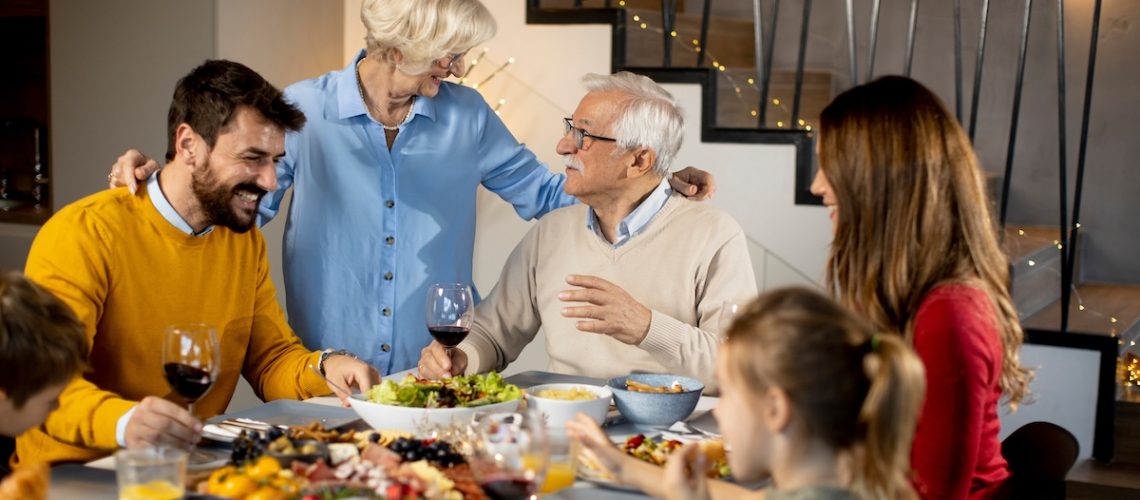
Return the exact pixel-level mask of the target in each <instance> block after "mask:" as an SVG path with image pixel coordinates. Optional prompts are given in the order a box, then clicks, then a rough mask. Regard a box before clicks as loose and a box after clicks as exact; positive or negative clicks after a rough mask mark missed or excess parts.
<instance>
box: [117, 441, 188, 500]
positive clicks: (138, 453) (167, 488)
mask: <svg viewBox="0 0 1140 500" xmlns="http://www.w3.org/2000/svg"><path fill="white" fill-rule="evenodd" d="M115 477H116V482H118V485H119V498H120V499H121V500H153V499H159V500H165V499H171V500H173V499H176V498H182V495H183V494H184V492H185V491H184V490H185V484H186V452H184V451H182V450H177V449H174V448H165V447H158V448H142V449H134V450H119V451H117V452H115Z"/></svg>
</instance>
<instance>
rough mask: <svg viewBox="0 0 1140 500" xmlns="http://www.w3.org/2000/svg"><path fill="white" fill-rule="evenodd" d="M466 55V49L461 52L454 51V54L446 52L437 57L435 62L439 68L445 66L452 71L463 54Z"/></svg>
mask: <svg viewBox="0 0 1140 500" xmlns="http://www.w3.org/2000/svg"><path fill="white" fill-rule="evenodd" d="M466 55H467V51H466V50H465V51H463V52H456V53H454V54H448V55H447V56H445V57H441V58H439V59H436V60H435V63H436V64H437V65H439V66H440V67H441V68H447V71H449V72H452V73H454V72H455V66H456V64H457V63H459V61H462V60H463V56H466Z"/></svg>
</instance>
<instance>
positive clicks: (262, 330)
mask: <svg viewBox="0 0 1140 500" xmlns="http://www.w3.org/2000/svg"><path fill="white" fill-rule="evenodd" d="M257 241H258V246H257V247H258V252H259V257H258V265H257V277H256V279H257V292H256V293H257V299H256V302H255V306H254V314H253V324H252V329H253V330H252V331H251V332H250V335H249V346H248V348H247V350H246V354H245V361H244V362H243V366H242V375H244V376H245V378H246V380H248V381H249V383H250V385H251V386H252V387H253V389H254V391H255V392H256V393H257V395H258V397H260V398H261V399H263V400H265V401H271V400H274V399H306V398H310V397H313V396H318V395H322V394H328V393H329V392H331V391H330V390H329V388H328V386H327V385H326V384H325V382H324V381H323V380H321V378H320V377H319V376H318V375H317V374H316V373H315V372H313V371H312V370H310V369H309V368H308V365H310V364H311V365H313V366H314V367H315V366H317V361H318V359H319V358H320V353H319V352H312V351H309V350H308V349H306V348H305V346H303V345H302V344H301V340H300V339H298V338H297V335H296V334H294V333H293V330H292V329H291V328H289V324H288V323H287V322H286V320H285V313H284V312H283V311H282V310H281V306H280V305H279V304H278V303H277V290H276V288H274V286H273V280H272V279H271V278H270V276H269V259H268V257H267V254H266V248H265V240H264V238H263V237H262V236H261V235H260V234H258V236H257Z"/></svg>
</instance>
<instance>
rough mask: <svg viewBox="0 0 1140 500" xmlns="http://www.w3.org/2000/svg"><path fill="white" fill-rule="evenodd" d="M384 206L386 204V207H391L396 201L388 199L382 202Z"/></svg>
mask: <svg viewBox="0 0 1140 500" xmlns="http://www.w3.org/2000/svg"><path fill="white" fill-rule="evenodd" d="M384 206H386V207H388V208H392V207H394V206H396V202H394V201H392V200H388V201H386V202H384Z"/></svg>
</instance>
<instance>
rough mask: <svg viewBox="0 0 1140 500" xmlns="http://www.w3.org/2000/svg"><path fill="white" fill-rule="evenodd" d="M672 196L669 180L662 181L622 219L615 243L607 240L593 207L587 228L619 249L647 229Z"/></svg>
mask: <svg viewBox="0 0 1140 500" xmlns="http://www.w3.org/2000/svg"><path fill="white" fill-rule="evenodd" d="M672 195H673V188H672V187H671V186H670V185H669V180H668V179H661V184H658V185H657V187H656V188H654V189H653V192H651V193H649V196H647V197H646V198H645V200H644V201H642V202H641V204H639V205H637V208H635V209H633V211H632V212H630V213H629V215H627V216H625V217H624V218H622V220H621V222H620V223H618V227H617V235H616V238H615V240H616V241H614V242H613V243H610V242H609V240H606V237H605V235H604V234H602V227H601V224H600V223H599V222H598V215H597V214H595V213H594V209H593V208H592V207H591V208H590V209H589V210H587V211H586V228H588V229H589V230H591V231H593V232H594V234H596V235H598V237H599V238H601V239H602V241H605V242H606V243H607V244H609V245H610V247H611V248H618V247H620V246H622V245H624V244H625V242H627V241H629V239H630V238H632V237H634V236H637V234H638V233H641V231H642V230H643V229H645V226H648V225H649V222H650V221H652V220H653V218H654V217H656V216H657V212H660V211H661V207H664V206H665V202H667V201H669V197H670V196H672Z"/></svg>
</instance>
